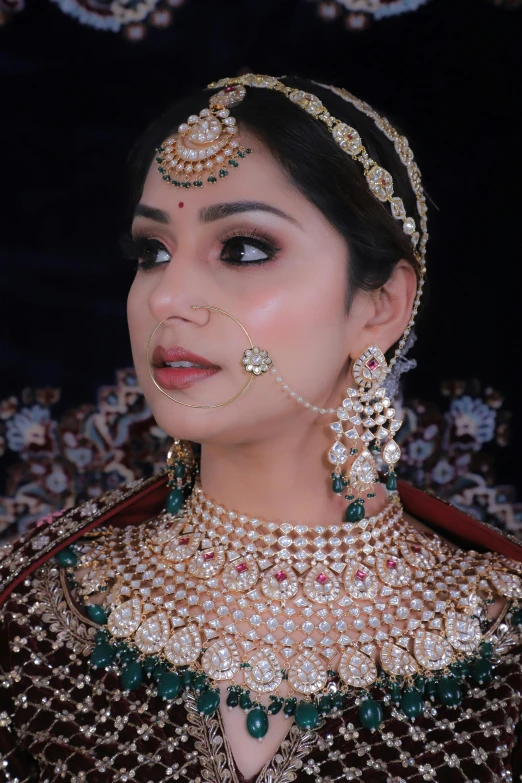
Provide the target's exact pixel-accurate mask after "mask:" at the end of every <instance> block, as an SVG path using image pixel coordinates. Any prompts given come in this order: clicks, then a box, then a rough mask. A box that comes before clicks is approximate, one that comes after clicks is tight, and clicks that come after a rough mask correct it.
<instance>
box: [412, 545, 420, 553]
mask: <svg viewBox="0 0 522 783" xmlns="http://www.w3.org/2000/svg"><path fill="white" fill-rule="evenodd" d="M411 551H412V552H414V553H415V554H416V555H420V553H421V548H420V546H419V545H418V544H412V545H411Z"/></svg>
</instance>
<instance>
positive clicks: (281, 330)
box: [243, 270, 349, 393]
mask: <svg viewBox="0 0 522 783" xmlns="http://www.w3.org/2000/svg"><path fill="white" fill-rule="evenodd" d="M330 272H331V274H328V275H327V274H324V273H318V272H317V271H315V273H313V272H312V273H309V274H306V273H303V274H302V275H298V276H297V277H296V278H295V279H293V280H292V281H291V282H287V283H286V284H285V285H282V284H281V285H279V286H277V285H275V286H273V287H272V290H267V289H265V290H263V291H258V292H256V290H255V288H251V289H250V291H249V295H248V299H247V300H246V302H244V304H246V307H244V308H243V312H244V313H245V316H244V317H245V323H246V324H249V327H247V328H249V329H250V331H251V337H252V340H253V342H254V344H259V347H260V348H264V349H265V350H267V351H268V353H269V356H270V357H271V358H272V360H273V362H274V365H275V367H276V368H277V369H278V371H279V372H280V373H281V375H282V376H283V377H284V378H285V380H286V381H287V382H288V383H289V384H290V385H292V383H293V384H294V385H295V387H296V388H295V391H296V392H298V393H300V392H301V390H302V393H304V392H305V391H306V389H309V390H310V392H313V390H314V389H317V391H319V390H320V389H321V388H322V386H323V383H324V384H325V385H326V384H331V382H332V379H333V377H334V376H335V375H336V374H337V372H338V371H339V369H340V368H341V366H342V365H343V363H344V362H345V360H346V358H347V356H348V352H349V351H348V345H347V340H346V333H347V320H346V314H345V286H344V281H342V282H341V283H340V284H337V285H336V283H335V280H336V277H337V275H335V274H334V273H333V272H332V270H330ZM260 343H262V345H261V344H260ZM318 376H320V377H318Z"/></svg>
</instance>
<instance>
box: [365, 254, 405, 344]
mask: <svg viewBox="0 0 522 783" xmlns="http://www.w3.org/2000/svg"><path fill="white" fill-rule="evenodd" d="M416 293H417V276H416V274H415V270H414V269H413V267H412V265H411V264H410V263H408V261H406V260H404V259H401V260H400V261H399V263H398V264H397V266H396V267H395V269H394V270H393V272H392V274H391V276H390V278H389V279H388V280H387V282H386V283H385V284H384V285H383V286H382V287H381V288H379V289H378V290H377V291H372V292H371V293H370V294H369V296H367V297H366V298H365V299H366V306H365V307H364V306H363V309H362V310H361V311H360V315H361V316H362V318H361V320H360V321H359V323H360V329H359V334H358V339H357V346H356V345H354V346H353V348H354V350H355V351H357V353H355V356H353V357H352V358H357V356H360V354H361V353H363V351H365V350H366V348H368V347H369V346H370V345H377V346H378V347H379V348H380V350H381V351H382V352H383V353H386V351H387V350H388V349H389V348H391V346H392V345H393V344H394V343H395V342H397V340H399V339H400V338H401V337H402V335H403V334H404V331H405V329H406V327H407V326H408V323H409V321H410V319H411V318H412V310H413V305H414V302H415V296H416ZM354 304H355V303H354ZM359 349H360V350H359Z"/></svg>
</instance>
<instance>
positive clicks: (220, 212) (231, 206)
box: [199, 201, 301, 228]
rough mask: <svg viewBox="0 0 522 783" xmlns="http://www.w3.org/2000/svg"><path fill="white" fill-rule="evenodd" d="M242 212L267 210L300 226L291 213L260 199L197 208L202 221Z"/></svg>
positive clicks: (209, 221)
mask: <svg viewBox="0 0 522 783" xmlns="http://www.w3.org/2000/svg"><path fill="white" fill-rule="evenodd" d="M242 212H269V213H270V214H272V215H277V217H281V218H283V219H284V220H288V221H289V222H290V223H293V224H294V225H296V226H299V228H300V227H301V226H300V224H299V222H298V221H297V220H296V219H295V218H294V217H292V215H289V214H288V213H287V212H283V210H282V209H278V207H273V206H272V205H271V204H265V203H264V202H262V201H228V202H225V203H223V204H212V205H211V206H210V207H203V208H202V209H200V210H199V219H200V220H201V222H202V223H211V222H213V221H214V220H222V219H223V218H226V217H230V216H231V215H240V214H241V213H242Z"/></svg>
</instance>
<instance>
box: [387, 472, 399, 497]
mask: <svg viewBox="0 0 522 783" xmlns="http://www.w3.org/2000/svg"><path fill="white" fill-rule="evenodd" d="M386 489H387V490H388V491H389V492H397V474H396V473H395V471H393V470H390V471H389V472H388V477H387V479H386Z"/></svg>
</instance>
